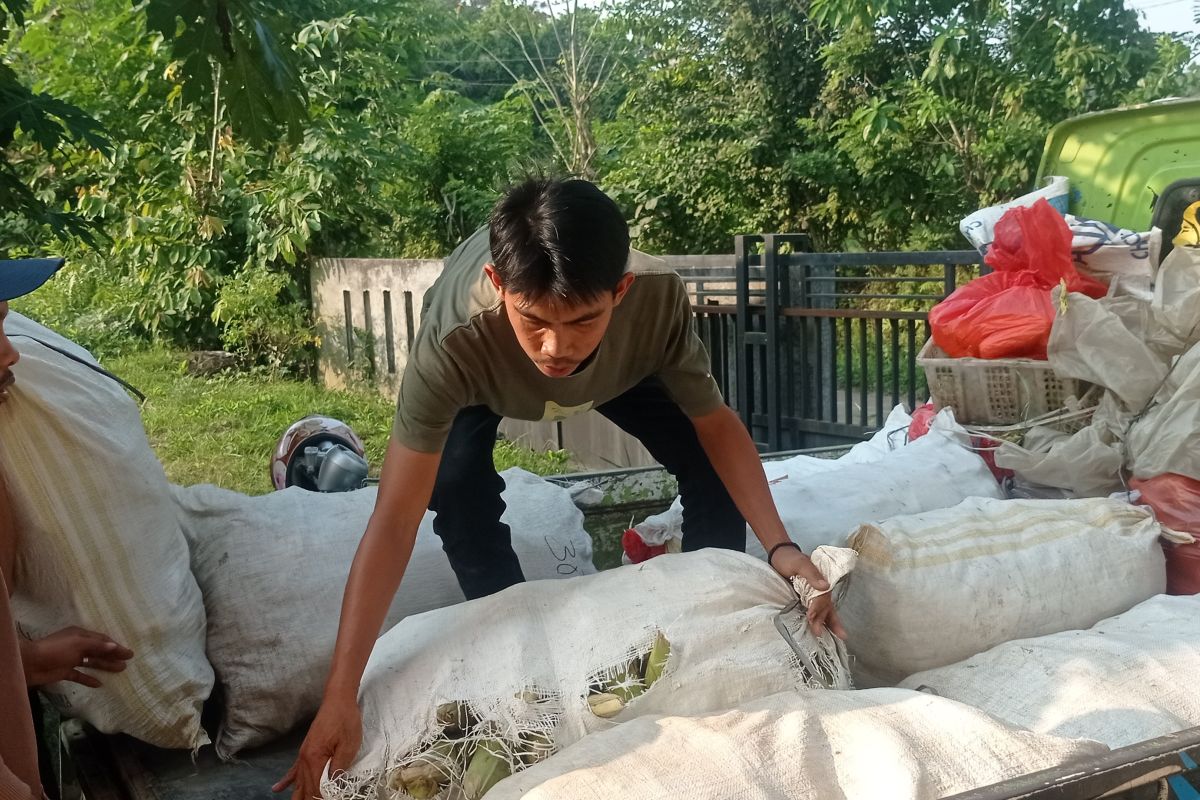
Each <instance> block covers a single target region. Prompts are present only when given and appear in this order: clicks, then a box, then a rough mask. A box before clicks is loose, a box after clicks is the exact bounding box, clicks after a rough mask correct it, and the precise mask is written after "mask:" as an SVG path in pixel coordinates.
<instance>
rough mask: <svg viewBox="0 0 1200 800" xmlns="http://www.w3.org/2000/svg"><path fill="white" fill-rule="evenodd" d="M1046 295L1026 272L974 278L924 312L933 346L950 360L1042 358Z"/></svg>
mask: <svg viewBox="0 0 1200 800" xmlns="http://www.w3.org/2000/svg"><path fill="white" fill-rule="evenodd" d="M1053 324H1054V306H1053V304H1052V303H1051V302H1050V290H1049V289H1048V288H1046V287H1044V286H1042V285H1041V282H1040V280H1039V279H1038V277H1037V276H1036V275H1035V274H1033V273H1032V272H993V273H991V274H988V275H984V276H983V277H981V278H976V279H975V280H973V281H971V282H970V283H968V284H966V285H964V286H963V287H961V288H960V289H958V290H956V291H955V292H954V293H953V294H952V295H950V296H949V297H948V298H946V299H945V300H943V301H942V302H940V303H938V304H937V305H936V306H934V307H933V308H932V309H931V310H930V312H929V326H930V328H932V330H933V341H934V343H935V344H937V346H938V347H940V348H942V350H944V351H946V354H947V355H948V356H950V357H951V358H964V357H967V356H972V357H974V358H1039V359H1043V360H1044V359H1045V358H1046V343H1047V342H1048V341H1049V340H1050V327H1051V326H1052V325H1053Z"/></svg>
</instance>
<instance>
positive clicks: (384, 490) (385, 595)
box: [325, 439, 441, 702]
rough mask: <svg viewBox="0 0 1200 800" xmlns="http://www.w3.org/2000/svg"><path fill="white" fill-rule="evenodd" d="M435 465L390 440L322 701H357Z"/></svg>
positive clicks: (433, 458)
mask: <svg viewBox="0 0 1200 800" xmlns="http://www.w3.org/2000/svg"><path fill="white" fill-rule="evenodd" d="M440 460H441V454H440V453H421V452H418V451H416V450H412V449H410V448H408V447H405V446H404V445H402V444H400V443H399V442H397V441H396V440H395V439H392V441H391V442H390V443H389V444H388V449H387V454H386V455H385V456H384V461H383V469H382V471H381V473H380V479H379V495H378V497H377V498H376V499H375V510H374V511H373V512H372V513H371V519H370V521H369V522H368V523H367V532H366V533H365V534H364V535H363V538H362V541H361V542H360V543H359V545H358V551H357V552H356V553H355V555H354V563H353V564H352V565H351V567H350V578H349V580H348V581H347V583H346V593H345V595H344V596H343V598H342V616H341V622H340V623H339V625H338V636H337V644H336V645H335V646H334V649H333V665H332V667H331V669H330V673H329V679H328V680H327V681H326V683H325V696H326V698H349V699H350V700H351V701H352V702H353V701H355V700H356V699H357V697H358V684H359V681H360V680H361V679H362V674H363V670H364V669H366V666H367V659H368V658H369V657H370V655H371V650H372V648H373V647H374V645H375V640H376V639H377V638H379V633H380V630H379V629H380V628H381V627H382V626H383V621H384V618H385V617H387V611H388V608H389V607H390V606H391V605H392V600H393V599H394V598H395V596H396V590H397V589H399V587H400V579H401V578H403V577H404V571H405V569H407V567H408V560H409V558H411V557H412V551H413V543H414V542H415V541H416V538H417V528H418V527H419V526H420V524H421V519H422V518H423V517H424V516H425V510H426V508H427V507H428V506H429V499H430V497H431V496H432V494H433V483H434V479H435V478H436V476H437V470H438V463H439V462H440Z"/></svg>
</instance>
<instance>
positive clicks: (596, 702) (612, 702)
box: [587, 692, 625, 719]
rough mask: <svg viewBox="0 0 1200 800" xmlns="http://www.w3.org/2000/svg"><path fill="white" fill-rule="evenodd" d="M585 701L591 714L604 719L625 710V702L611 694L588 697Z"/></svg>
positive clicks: (604, 693)
mask: <svg viewBox="0 0 1200 800" xmlns="http://www.w3.org/2000/svg"><path fill="white" fill-rule="evenodd" d="M587 700H588V707H589V708H591V710H592V713H593V714H595V715H596V716H597V717H602V718H604V719H608V718H609V717H615V716H616V715H617V714H620V713H621V711H622V710H623V709H624V708H625V701H624V700H622V699H621V698H620V697H618V696H617V695H615V694H613V693H612V692H600V693H599V694H592V695H588V699H587Z"/></svg>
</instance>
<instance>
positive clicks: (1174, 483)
mask: <svg viewBox="0 0 1200 800" xmlns="http://www.w3.org/2000/svg"><path fill="white" fill-rule="evenodd" d="M1129 485H1130V486H1131V487H1133V488H1134V489H1137V490H1138V491H1139V492H1141V493H1142V499H1141V502H1142V503H1144V504H1145V505H1148V506H1150V507H1151V508H1153V509H1154V516H1155V517H1157V518H1158V521H1159V522H1161V523H1162V524H1163V525H1166V526H1167V527H1168V528H1171V529H1173V530H1177V531H1182V532H1183V533H1190V534H1192V535H1193V536H1195V537H1197V539H1200V481H1197V480H1195V479H1193V478H1189V477H1187V476H1185V475H1176V474H1174V473H1170V472H1168V473H1167V474H1165V475H1159V476H1158V477H1155V478H1148V479H1144V480H1143V479H1139V478H1134V479H1133V480H1131V481H1130V482H1129ZM1163 549H1164V550H1165V551H1166V554H1167V594H1200V542H1193V543H1192V544H1174V543H1167V544H1164V545H1163Z"/></svg>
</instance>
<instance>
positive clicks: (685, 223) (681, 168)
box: [600, 0, 823, 252]
mask: <svg viewBox="0 0 1200 800" xmlns="http://www.w3.org/2000/svg"><path fill="white" fill-rule="evenodd" d="M626 21H627V24H628V26H629V30H630V35H631V38H632V39H633V41H634V42H635V45H636V47H637V50H636V51H635V53H634V56H633V59H632V60H633V62H634V66H633V67H632V68H630V69H629V70H628V71H627V72H626V73H625V76H624V79H625V80H626V81H628V83H629V93H628V96H627V98H626V99H625V101H624V103H623V105H622V106H621V109H620V114H619V116H618V119H617V121H616V122H615V123H612V124H610V125H607V126H606V127H605V128H604V130H603V132H602V134H601V137H600V139H601V146H602V150H603V152H604V159H603V169H602V180H603V182H604V185H605V186H606V188H608V189H610V190H611V191H613V192H614V193H615V194H617V196H618V197H619V198H620V199H621V201H622V203H623V204H624V205H625V206H626V207H627V208H628V209H629V210H630V213H631V215H632V216H633V219H634V222H635V230H636V231H637V233H638V235H639V242H640V243H641V245H642V246H643V247H646V248H649V249H653V250H658V251H662V252H728V251H729V250H730V249H731V247H732V241H731V239H732V235H733V234H735V233H742V232H754V231H762V230H785V229H790V230H795V229H797V228H798V227H799V226H800V224H801V221H802V213H803V209H804V208H805V207H806V206H807V205H808V204H809V203H811V202H813V201H814V200H815V199H816V198H818V197H819V196H820V195H819V194H818V193H816V192H815V191H813V190H810V189H808V188H807V187H805V186H804V185H803V184H802V183H801V182H800V181H798V180H797V176H796V175H795V174H794V173H793V170H792V165H791V163H790V162H789V154H791V153H793V152H797V151H800V150H803V149H806V148H807V147H808V142H807V141H806V138H807V137H806V136H805V135H804V133H803V132H802V131H801V129H800V128H798V126H797V121H798V120H800V119H803V118H806V117H807V116H808V115H809V114H810V111H811V108H812V105H813V104H814V102H815V101H816V99H817V96H818V93H819V92H820V89H821V85H822V81H823V72H822V69H821V66H820V63H819V59H818V54H819V47H820V45H821V40H820V39H819V37H818V36H817V35H816V32H815V31H814V30H813V28H812V26H811V25H810V24H809V22H808V17H807V10H806V6H805V4H804V3H802V2H796V0H750V1H749V2H740V1H739V2H733V0H679V2H666V1H665V0H636V1H635V2H631V3H630V4H629V5H628V7H627V8H626Z"/></svg>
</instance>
